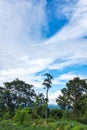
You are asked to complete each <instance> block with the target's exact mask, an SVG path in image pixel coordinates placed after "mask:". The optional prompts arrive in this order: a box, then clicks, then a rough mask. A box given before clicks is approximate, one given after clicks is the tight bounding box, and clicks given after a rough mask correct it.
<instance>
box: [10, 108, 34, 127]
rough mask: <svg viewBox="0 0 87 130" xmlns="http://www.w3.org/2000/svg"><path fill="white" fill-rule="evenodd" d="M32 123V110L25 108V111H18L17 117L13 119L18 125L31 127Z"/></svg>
mask: <svg viewBox="0 0 87 130" xmlns="http://www.w3.org/2000/svg"><path fill="white" fill-rule="evenodd" d="M31 121H32V115H31V109H30V108H24V109H21V110H20V109H18V110H17V111H16V114H15V116H14V117H13V122H15V123H16V124H18V125H29V124H30V123H31Z"/></svg>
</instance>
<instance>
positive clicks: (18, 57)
mask: <svg viewBox="0 0 87 130" xmlns="http://www.w3.org/2000/svg"><path fill="white" fill-rule="evenodd" d="M34 2H35V0H34V1H33V0H30V1H25V0H22V2H21V1H20V0H18V1H14V2H13V1H11V0H8V1H6V0H1V1H0V19H1V20H0V83H2V82H4V81H7V80H12V79H14V78H16V77H19V78H21V79H24V80H25V81H27V82H31V83H35V82H34V79H35V78H36V75H35V73H37V72H40V71H42V70H45V69H63V68H65V67H67V66H70V65H74V64H87V40H86V39H84V40H83V39H82V38H83V37H84V36H85V35H86V34H87V24H86V21H87V1H86V0H79V1H78V3H77V4H76V5H75V7H72V8H73V9H72V17H71V18H70V22H69V24H67V25H66V26H65V27H64V28H62V29H61V30H60V31H59V32H58V33H57V34H56V35H55V36H53V37H52V38H50V39H48V40H47V41H43V38H42V30H43V28H45V30H46V29H48V25H47V24H48V20H47V16H46V1H45V0H41V1H39V3H34ZM73 6H74V5H73ZM58 59H62V60H63V62H61V63H58V64H57V63H55V61H56V60H58ZM69 76H70V75H69ZM70 77H72V76H70ZM60 78H64V77H63V76H62V77H60ZM65 78H68V77H66V75H65ZM40 80H41V78H40V79H38V82H37V83H36V86H39V87H40V85H39V84H40ZM55 82H57V81H56V80H55ZM59 83H61V82H60V81H59V82H57V84H59Z"/></svg>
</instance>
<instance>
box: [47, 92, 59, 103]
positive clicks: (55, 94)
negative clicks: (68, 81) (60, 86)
mask: <svg viewBox="0 0 87 130" xmlns="http://www.w3.org/2000/svg"><path fill="white" fill-rule="evenodd" d="M60 94H61V91H59V90H57V91H56V92H50V93H49V104H56V98H57V97H58V96H59V95H60Z"/></svg>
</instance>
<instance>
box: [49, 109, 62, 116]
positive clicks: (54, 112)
mask: <svg viewBox="0 0 87 130" xmlns="http://www.w3.org/2000/svg"><path fill="white" fill-rule="evenodd" d="M50 117H52V118H54V119H61V118H62V117H63V112H62V110H61V109H58V108H54V109H51V110H50Z"/></svg>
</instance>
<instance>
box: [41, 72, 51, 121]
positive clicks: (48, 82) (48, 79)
mask: <svg viewBox="0 0 87 130" xmlns="http://www.w3.org/2000/svg"><path fill="white" fill-rule="evenodd" d="M44 76H46V78H45V79H44V81H43V83H42V85H44V86H45V88H46V121H47V116H48V91H49V89H50V88H51V87H52V86H51V84H52V82H51V80H52V79H53V77H52V76H51V75H50V74H48V73H45V74H44Z"/></svg>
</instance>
